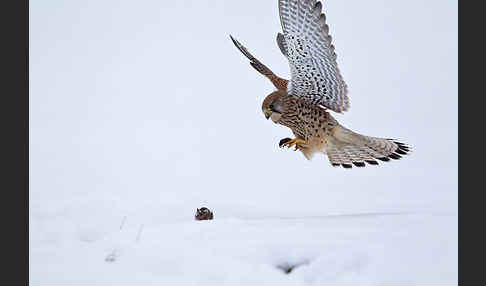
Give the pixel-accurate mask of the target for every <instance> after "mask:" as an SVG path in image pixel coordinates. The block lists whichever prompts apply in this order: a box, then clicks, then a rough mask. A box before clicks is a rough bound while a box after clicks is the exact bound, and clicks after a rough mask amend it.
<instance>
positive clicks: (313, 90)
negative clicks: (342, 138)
mask: <svg viewBox="0 0 486 286" xmlns="http://www.w3.org/2000/svg"><path fill="white" fill-rule="evenodd" d="M278 4H279V5H278V7H279V14H280V23H281V24H282V30H283V39H282V37H281V36H278V37H280V39H279V38H277V42H278V43H279V47H280V49H281V50H282V52H283V53H284V52H286V56H287V59H288V60H289V64H290V72H291V75H292V78H291V80H290V83H289V85H288V89H287V91H288V93H289V94H290V95H293V96H296V97H299V98H302V99H304V100H305V101H306V102H308V103H311V104H315V105H322V106H324V107H327V108H329V109H331V110H333V111H336V112H343V111H346V110H348V108H349V99H348V96H347V86H346V83H345V82H344V80H343V77H342V76H341V74H340V72H339V69H338V66H337V62H336V53H335V52H334V46H333V45H332V44H331V41H332V38H331V36H330V35H329V27H328V26H327V24H326V16H325V15H324V14H321V9H322V4H321V3H320V2H319V1H316V0H279V2H278ZM282 41H285V42H284V43H282ZM284 54H285V53H284Z"/></svg>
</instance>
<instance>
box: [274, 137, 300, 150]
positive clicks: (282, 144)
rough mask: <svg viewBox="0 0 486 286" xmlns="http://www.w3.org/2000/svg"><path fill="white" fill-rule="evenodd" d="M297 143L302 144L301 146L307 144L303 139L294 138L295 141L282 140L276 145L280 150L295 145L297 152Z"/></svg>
mask: <svg viewBox="0 0 486 286" xmlns="http://www.w3.org/2000/svg"><path fill="white" fill-rule="evenodd" d="M297 143H302V144H307V142H306V141H305V140H303V139H299V138H295V139H290V138H284V139H282V140H280V142H279V143H278V146H279V147H280V148H282V147H288V148H290V147H292V146H294V145H295V149H296V150H297V145H296V144H297Z"/></svg>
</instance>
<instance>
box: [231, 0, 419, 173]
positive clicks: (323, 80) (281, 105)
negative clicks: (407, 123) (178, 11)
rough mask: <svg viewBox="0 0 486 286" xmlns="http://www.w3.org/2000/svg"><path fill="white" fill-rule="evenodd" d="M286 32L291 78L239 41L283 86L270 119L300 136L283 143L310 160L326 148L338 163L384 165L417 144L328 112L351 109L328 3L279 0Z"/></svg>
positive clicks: (280, 38) (269, 104) (267, 110)
mask: <svg viewBox="0 0 486 286" xmlns="http://www.w3.org/2000/svg"><path fill="white" fill-rule="evenodd" d="M278 9H279V14H280V23H281V26H282V30H283V33H278V34H277V44H278V47H279V48H280V51H281V52H282V54H283V55H284V56H285V57H286V58H287V60H288V61H289V65H290V72H291V79H290V81H289V80H286V79H283V78H280V77H278V76H277V75H275V74H274V73H273V72H272V71H271V70H270V69H269V68H268V67H266V66H265V65H264V64H263V63H261V62H260V61H259V60H258V59H256V58H255V57H254V56H253V55H252V54H251V53H250V52H249V51H248V50H247V49H246V48H245V47H244V46H243V45H242V44H241V43H240V42H238V41H237V40H236V39H235V38H233V37H232V36H230V37H231V40H232V41H233V43H234V44H235V46H236V47H237V48H238V49H239V50H240V51H241V52H242V53H243V55H245V56H246V57H247V58H248V59H249V60H250V65H251V66H252V67H253V68H255V69H256V70H257V71H258V72H259V73H261V74H263V75H264V76H265V77H267V78H268V79H269V80H270V81H271V82H272V83H273V85H274V86H275V88H276V89H277V90H276V91H274V92H272V93H271V94H269V95H268V96H267V97H266V98H265V99H264V100H263V104H262V112H263V114H264V115H265V117H266V118H267V119H272V121H273V122H275V123H276V124H281V125H284V126H286V127H288V128H290V129H291V130H292V132H293V134H294V135H295V138H293V139H291V138H284V139H282V140H280V142H279V146H280V147H284V146H286V147H289V148H290V147H292V146H294V147H295V150H300V151H301V152H302V153H303V154H304V156H305V157H306V158H307V159H308V160H310V159H311V158H312V156H313V154H315V153H317V152H322V153H324V154H326V155H327V156H328V158H329V162H330V163H331V165H332V166H335V167H338V166H342V167H344V168H348V169H349V168H352V167H353V165H354V166H356V167H364V166H365V165H366V164H369V165H378V160H379V161H390V159H394V160H398V159H400V158H401V157H402V156H403V155H407V154H408V153H409V152H410V151H411V148H410V147H409V146H408V145H406V144H404V143H402V142H399V141H397V140H395V139H386V138H378V137H371V136H365V135H361V134H358V133H356V132H353V131H351V130H349V129H347V128H346V127H344V126H342V125H340V124H339V123H338V122H337V121H336V119H334V117H332V115H331V114H330V113H329V112H328V110H332V111H334V112H337V113H342V112H344V111H347V110H348V108H349V99H348V96H347V92H348V88H347V85H346V83H345V82H344V79H343V77H342V76H341V73H340V71H339V68H338V66H337V61H336V58H337V56H336V53H335V52H334V45H333V44H332V38H331V36H330V35H329V27H328V25H327V24H326V16H325V14H323V13H322V4H321V2H320V1H316V0H279V1H278Z"/></svg>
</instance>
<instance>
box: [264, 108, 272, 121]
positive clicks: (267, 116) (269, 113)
mask: <svg viewBox="0 0 486 286" xmlns="http://www.w3.org/2000/svg"><path fill="white" fill-rule="evenodd" d="M270 116H272V112H271V111H270V110H265V117H266V118H267V120H268V119H269V118H270Z"/></svg>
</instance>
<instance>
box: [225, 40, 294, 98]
mask: <svg viewBox="0 0 486 286" xmlns="http://www.w3.org/2000/svg"><path fill="white" fill-rule="evenodd" d="M230 38H231V40H232V41H233V44H235V46H236V47H237V48H238V50H240V52H241V53H243V55H245V57H247V58H248V59H249V60H250V65H251V66H252V67H254V68H255V69H256V70H257V71H258V72H259V73H261V74H263V75H264V76H266V77H267V78H268V79H269V80H270V81H271V82H272V83H273V85H274V86H275V87H276V88H277V89H278V90H286V89H287V83H288V80H286V79H283V78H280V77H278V76H276V75H275V74H274V73H273V72H272V71H271V70H270V69H269V68H267V67H266V66H265V65H264V64H262V63H261V62H260V61H259V60H257V59H256V58H255V57H254V56H253V55H252V54H250V52H248V50H247V49H246V48H245V47H244V46H243V45H242V44H240V42H238V41H237V40H236V39H234V38H233V37H232V36H231V35H230Z"/></svg>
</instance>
